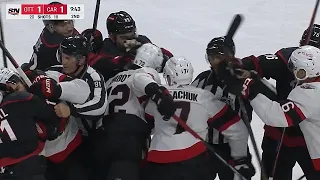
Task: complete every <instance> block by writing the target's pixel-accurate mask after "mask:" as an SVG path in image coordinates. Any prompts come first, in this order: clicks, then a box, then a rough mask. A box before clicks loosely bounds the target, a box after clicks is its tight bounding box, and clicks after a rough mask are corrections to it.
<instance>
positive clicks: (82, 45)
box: [59, 34, 90, 58]
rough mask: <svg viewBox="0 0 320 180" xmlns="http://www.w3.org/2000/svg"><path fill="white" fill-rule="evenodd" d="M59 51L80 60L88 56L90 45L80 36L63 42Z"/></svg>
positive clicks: (68, 38)
mask: <svg viewBox="0 0 320 180" xmlns="http://www.w3.org/2000/svg"><path fill="white" fill-rule="evenodd" d="M59 50H60V52H62V53H64V54H68V55H72V56H75V57H77V58H80V57H82V56H88V54H89V50H90V45H89V43H88V41H87V39H86V38H85V37H84V36H82V35H80V34H78V35H73V36H69V37H66V38H65V39H64V40H62V42H61V43H60V47H59Z"/></svg>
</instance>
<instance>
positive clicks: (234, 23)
mask: <svg viewBox="0 0 320 180" xmlns="http://www.w3.org/2000/svg"><path fill="white" fill-rule="evenodd" d="M243 19H244V18H243V16H242V15H241V14H236V15H235V17H234V19H233V21H232V23H231V25H230V27H229V29H228V32H227V35H226V39H227V40H232V39H233V36H234V35H235V34H236V32H237V30H238V29H239V27H240V25H241V23H242V21H243Z"/></svg>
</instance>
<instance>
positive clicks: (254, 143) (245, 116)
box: [238, 97, 268, 180]
mask: <svg viewBox="0 0 320 180" xmlns="http://www.w3.org/2000/svg"><path fill="white" fill-rule="evenodd" d="M238 101H239V104H240V109H241V112H242V120H243V122H244V124H245V125H246V127H247V129H248V132H249V136H250V139H251V142H252V146H253V149H254V153H255V155H256V157H257V159H258V162H259V165H260V169H261V179H262V180H267V179H268V176H267V174H266V171H265V170H264V166H263V163H262V161H261V157H260V154H259V149H258V145H257V141H256V140H255V137H254V134H253V131H252V128H251V125H250V121H249V118H248V113H247V110H246V108H245V105H244V102H243V100H242V99H241V97H238Z"/></svg>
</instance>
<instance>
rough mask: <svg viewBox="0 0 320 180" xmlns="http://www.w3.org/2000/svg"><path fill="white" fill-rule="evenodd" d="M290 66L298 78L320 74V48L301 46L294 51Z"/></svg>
mask: <svg viewBox="0 0 320 180" xmlns="http://www.w3.org/2000/svg"><path fill="white" fill-rule="evenodd" d="M288 67H289V69H290V70H292V72H293V73H294V76H295V77H296V79H297V80H299V81H303V80H306V79H307V78H313V77H318V76H320V49H318V48H317V47H314V46H310V45H306V46H301V47H300V48H298V49H296V50H295V51H293V52H292V54H291V56H290V58H289V61H288Z"/></svg>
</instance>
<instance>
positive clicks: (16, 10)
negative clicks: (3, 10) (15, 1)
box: [8, 8, 20, 16]
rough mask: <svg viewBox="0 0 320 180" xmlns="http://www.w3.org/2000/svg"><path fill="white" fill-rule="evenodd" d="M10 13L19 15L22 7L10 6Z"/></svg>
mask: <svg viewBox="0 0 320 180" xmlns="http://www.w3.org/2000/svg"><path fill="white" fill-rule="evenodd" d="M8 14H10V15H13V16H15V15H19V14H20V8H9V9H8Z"/></svg>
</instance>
